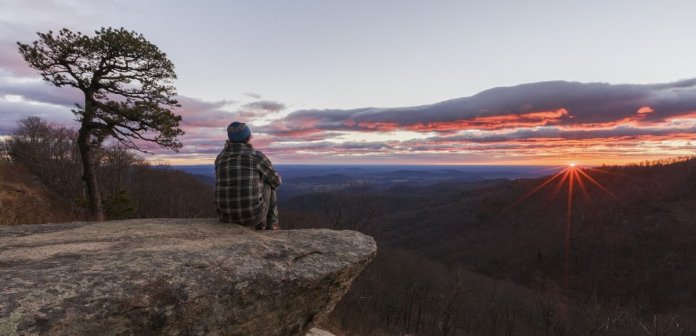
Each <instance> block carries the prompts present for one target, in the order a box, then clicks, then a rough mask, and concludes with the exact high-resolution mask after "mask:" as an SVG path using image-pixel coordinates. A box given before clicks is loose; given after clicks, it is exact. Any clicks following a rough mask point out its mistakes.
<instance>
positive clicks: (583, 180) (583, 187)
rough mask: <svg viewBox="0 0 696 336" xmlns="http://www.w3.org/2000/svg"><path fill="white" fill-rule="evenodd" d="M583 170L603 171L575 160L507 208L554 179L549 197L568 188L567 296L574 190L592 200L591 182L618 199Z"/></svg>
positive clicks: (522, 200) (564, 255)
mask: <svg viewBox="0 0 696 336" xmlns="http://www.w3.org/2000/svg"><path fill="white" fill-rule="evenodd" d="M585 170H588V171H597V172H604V171H603V170H598V169H595V168H582V167H581V166H580V165H578V164H577V163H575V162H571V163H569V164H568V166H567V167H565V168H563V169H561V170H560V171H559V172H557V173H556V174H554V175H552V176H551V177H549V178H548V179H546V180H544V181H543V182H542V183H541V184H539V185H538V186H536V187H534V188H533V189H532V190H530V191H529V192H527V193H526V194H524V195H523V196H522V197H520V198H519V199H518V200H517V201H515V202H514V203H513V204H512V205H511V206H510V207H509V208H513V207H516V206H517V205H519V204H520V203H522V202H524V201H525V200H527V199H528V198H530V197H531V196H532V195H534V194H536V193H538V192H540V191H541V190H543V189H544V188H545V187H547V186H549V185H552V184H553V182H554V181H556V185H555V187H554V188H553V191H552V193H551V199H552V200H553V199H554V198H555V197H556V195H557V194H558V193H559V192H560V190H561V189H562V188H563V187H564V186H565V187H566V188H567V190H568V194H567V200H566V216H565V223H564V224H565V235H564V243H563V289H564V292H565V293H566V297H567V296H568V288H569V283H570V263H569V259H570V241H571V234H572V219H573V201H574V192H575V191H574V190H575V189H579V190H580V193H582V194H583V195H584V196H585V198H586V199H587V200H589V201H591V200H592V197H590V194H589V192H588V190H587V185H588V184H591V185H593V186H595V187H596V188H597V189H598V190H600V191H601V192H603V193H605V194H607V195H608V196H609V197H611V198H612V199H614V200H617V201H618V200H619V199H618V197H617V196H616V195H614V194H613V193H612V192H611V191H609V189H607V188H606V187H604V186H603V185H601V184H600V183H599V182H597V180H596V179H594V178H593V177H592V176H590V175H589V174H588V172H586V171H585ZM563 312H564V315H565V314H567V305H564V307H563Z"/></svg>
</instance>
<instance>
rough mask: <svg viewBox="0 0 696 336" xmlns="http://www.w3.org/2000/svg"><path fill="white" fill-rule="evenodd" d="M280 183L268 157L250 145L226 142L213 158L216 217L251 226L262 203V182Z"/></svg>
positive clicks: (276, 185) (272, 184)
mask: <svg viewBox="0 0 696 336" xmlns="http://www.w3.org/2000/svg"><path fill="white" fill-rule="evenodd" d="M264 183H267V184H268V185H270V186H271V188H273V189H276V188H278V186H280V183H281V180H280V175H278V172H276V171H275V169H273V166H272V165H271V160H269V159H268V158H267V157H266V156H265V155H263V153H261V152H260V151H257V150H256V149H254V148H253V147H252V146H251V145H250V144H245V143H233V142H230V141H227V143H225V148H224V149H223V150H222V151H221V152H220V154H218V156H217V158H216V159H215V205H216V206H217V212H218V216H219V217H220V220H222V221H226V222H232V223H237V224H242V225H255V224H258V223H259V222H261V221H262V220H263V218H260V216H262V214H260V213H259V212H260V210H261V204H262V203H263V201H264V200H263V195H262V192H263V184H264Z"/></svg>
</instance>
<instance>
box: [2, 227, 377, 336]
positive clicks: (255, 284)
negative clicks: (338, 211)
mask: <svg viewBox="0 0 696 336" xmlns="http://www.w3.org/2000/svg"><path fill="white" fill-rule="evenodd" d="M376 250H377V247H376V244H375V241H374V239H372V238H371V237H368V236H365V235H363V234H360V233H358V232H353V231H331V230H296V231H292V230H290V231H262V232H259V231H253V230H249V229H247V228H244V227H241V226H238V225H229V224H222V223H219V222H217V220H214V219H138V220H127V221H113V222H103V223H67V224H48V225H20V226H10V227H0V335H29V334H31V335H131V334H135V335H305V334H306V333H307V332H308V330H309V329H310V328H311V327H312V326H314V325H315V324H316V322H317V321H320V320H321V319H322V318H323V317H325V316H326V315H327V314H328V313H329V312H330V311H331V310H332V309H333V307H334V306H335V305H336V303H337V302H338V300H339V299H340V298H341V297H342V296H343V295H344V294H345V292H346V291H347V290H348V288H349V287H350V284H351V283H352V281H353V280H354V279H355V277H356V276H357V275H358V274H359V273H360V272H361V271H362V269H363V268H364V267H365V265H367V263H369V262H370V261H371V260H372V259H373V258H374V256H375V253H376Z"/></svg>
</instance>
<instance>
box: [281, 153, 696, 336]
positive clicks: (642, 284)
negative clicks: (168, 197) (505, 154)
mask: <svg viewBox="0 0 696 336" xmlns="http://www.w3.org/2000/svg"><path fill="white" fill-rule="evenodd" d="M578 169H580V168H578ZM583 172H585V173H586V174H588V175H589V176H590V177H592V178H593V179H594V180H595V182H596V184H595V183H594V182H591V181H590V180H589V179H587V178H584V179H583V181H582V182H583V183H584V184H583V186H584V187H580V185H579V183H578V181H576V182H575V188H574V190H573V192H572V194H570V195H572V200H573V202H572V212H571V215H570V232H569V233H570V237H569V240H568V241H567V242H568V246H569V248H568V262H567V264H566V263H565V261H564V259H565V258H564V244H565V243H566V225H567V224H568V195H569V191H568V183H567V182H565V183H564V184H561V185H560V186H559V185H558V183H557V181H560V179H558V180H557V181H552V183H549V184H547V185H546V186H545V187H544V188H542V189H540V190H539V191H538V192H536V193H534V194H533V195H531V196H529V197H528V198H525V196H526V195H528V193H529V192H530V191H531V190H534V189H535V188H536V187H538V186H540V185H542V184H543V183H544V182H545V181H546V180H547V179H548V178H549V177H546V178H541V179H529V180H517V181H511V182H510V181H508V182H498V183H494V184H493V185H481V186H479V187H477V186H475V185H474V186H472V187H471V188H466V187H462V188H460V189H459V190H449V189H446V190H439V189H437V188H421V189H418V188H416V189H414V190H409V192H408V193H399V194H396V195H395V194H390V193H383V192H379V193H378V192H370V191H369V187H363V188H355V189H354V190H352V191H350V190H343V191H342V192H339V193H337V192H333V193H324V194H320V195H314V196H311V195H307V196H304V197H303V198H301V199H294V200H291V201H289V202H286V203H285V204H284V207H285V210H286V211H285V212H284V214H285V218H286V224H288V225H289V226H292V227H306V226H321V225H325V224H326V223H329V224H333V225H334V226H335V227H340V228H355V229H358V230H362V231H364V232H367V233H369V234H372V235H374V236H376V237H377V240H378V243H379V245H380V253H379V257H378V260H377V261H376V262H375V263H374V264H373V265H371V266H370V268H369V269H368V271H367V272H366V274H365V275H364V276H363V277H361V278H360V279H359V280H358V281H357V283H356V284H355V287H354V289H353V291H352V292H351V293H350V295H349V296H348V298H347V299H346V300H344V302H343V303H342V305H341V306H339V308H338V309H337V311H336V313H335V314H334V323H336V327H337V328H339V329H342V330H343V331H344V332H346V333H348V334H355V335H361V334H362V335H365V334H371V333H372V334H379V333H378V332H377V330H382V331H383V332H384V334H394V333H414V332H415V333H417V334H419V335H420V334H423V335H469V334H471V335H479V334H494V335H498V334H501V335H502V334H510V335H514V334H523V335H524V334H553V335H572V334H580V335H588V334H602V335H605V334H606V335H637V334H645V333H646V332H647V335H681V334H684V333H685V332H686V331H690V332H694V331H696V325H694V323H696V304H694V302H696V285H694V282H693V279H695V278H696V244H695V242H696V211H694V209H696V160H695V159H678V160H670V161H661V162H650V163H643V164H640V165H633V166H624V167H597V168H596V169H583ZM598 185H601V186H602V187H599V186H598ZM603 189H605V190H603ZM520 200H522V201H521V202H520ZM312 204H314V206H312ZM399 205H401V207H400V206H399ZM312 208H314V209H315V211H311V209H312ZM337 213H341V214H343V215H342V221H339V222H338V223H337V220H336V219H335V217H336V214H337ZM566 270H567V271H566ZM566 272H567V273H566ZM565 279H567V280H565ZM357 321H360V323H357ZM370 330H372V331H370Z"/></svg>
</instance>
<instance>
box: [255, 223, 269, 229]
mask: <svg viewBox="0 0 696 336" xmlns="http://www.w3.org/2000/svg"><path fill="white" fill-rule="evenodd" d="M265 227H266V223H258V224H256V226H254V229H256V230H263V229H264V228H265Z"/></svg>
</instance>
